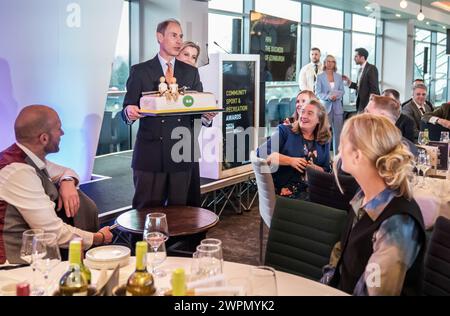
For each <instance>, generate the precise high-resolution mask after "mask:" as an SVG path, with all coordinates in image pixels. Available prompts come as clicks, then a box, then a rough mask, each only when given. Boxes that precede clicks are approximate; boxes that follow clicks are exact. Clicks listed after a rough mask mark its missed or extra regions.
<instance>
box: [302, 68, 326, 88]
mask: <svg viewBox="0 0 450 316" xmlns="http://www.w3.org/2000/svg"><path fill="white" fill-rule="evenodd" d="M314 65H315V64H314V63H309V64H307V65H306V66H304V67H303V68H302V69H301V70H300V75H299V81H298V85H299V87H300V90H310V91H314V87H315V83H316V81H315V79H317V75H319V74H321V73H322V72H323V71H322V63H318V64H317V75H316V72H315V71H314Z"/></svg>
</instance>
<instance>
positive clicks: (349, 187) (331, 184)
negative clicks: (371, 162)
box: [306, 168, 359, 211]
mask: <svg viewBox="0 0 450 316" xmlns="http://www.w3.org/2000/svg"><path fill="white" fill-rule="evenodd" d="M306 175H307V178H308V188H309V200H310V201H311V202H314V203H319V204H322V205H326V206H329V207H333V208H338V209H341V210H346V211H348V209H349V207H350V205H349V203H350V200H351V199H352V198H353V197H354V196H355V193H356V191H357V190H358V188H359V185H358V183H357V182H356V180H355V178H353V177H352V176H350V175H343V174H342V175H338V179H339V183H340V184H341V187H342V189H343V190H344V194H342V193H341V191H340V190H339V187H338V185H337V183H336V180H335V178H334V175H333V174H331V173H327V172H322V171H319V170H316V169H313V168H307V169H306Z"/></svg>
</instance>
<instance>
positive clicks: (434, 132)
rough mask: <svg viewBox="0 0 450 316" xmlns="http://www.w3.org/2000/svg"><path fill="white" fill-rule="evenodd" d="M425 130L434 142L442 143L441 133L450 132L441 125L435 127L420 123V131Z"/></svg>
mask: <svg viewBox="0 0 450 316" xmlns="http://www.w3.org/2000/svg"><path fill="white" fill-rule="evenodd" d="M425 129H428V137H429V138H430V140H432V141H440V140H441V132H448V131H450V130H449V129H448V128H445V127H443V126H441V125H434V124H431V123H427V122H424V121H420V130H421V131H423V130H425Z"/></svg>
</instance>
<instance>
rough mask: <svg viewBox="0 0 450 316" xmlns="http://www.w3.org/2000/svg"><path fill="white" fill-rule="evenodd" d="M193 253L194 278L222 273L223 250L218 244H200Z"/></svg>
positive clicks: (192, 271)
mask: <svg viewBox="0 0 450 316" xmlns="http://www.w3.org/2000/svg"><path fill="white" fill-rule="evenodd" d="M196 249H197V251H196V252H194V253H193V254H192V257H193V259H194V260H193V263H192V266H191V274H192V278H193V279H202V278H208V277H212V276H215V275H219V274H222V251H221V249H220V248H219V246H217V245H198V246H197V248H196Z"/></svg>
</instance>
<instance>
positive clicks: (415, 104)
mask: <svg viewBox="0 0 450 316" xmlns="http://www.w3.org/2000/svg"><path fill="white" fill-rule="evenodd" d="M426 99H427V87H426V86H425V85H423V84H417V85H415V86H414V88H413V97H412V100H411V101H410V102H408V103H406V104H405V105H404V106H403V108H402V113H403V114H405V115H408V116H409V117H410V118H411V119H412V120H413V121H414V139H417V137H418V136H419V130H420V120H421V118H422V116H423V115H424V114H425V113H428V112H431V107H430V106H429V105H428V104H427V103H426V102H425V100H426Z"/></svg>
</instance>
